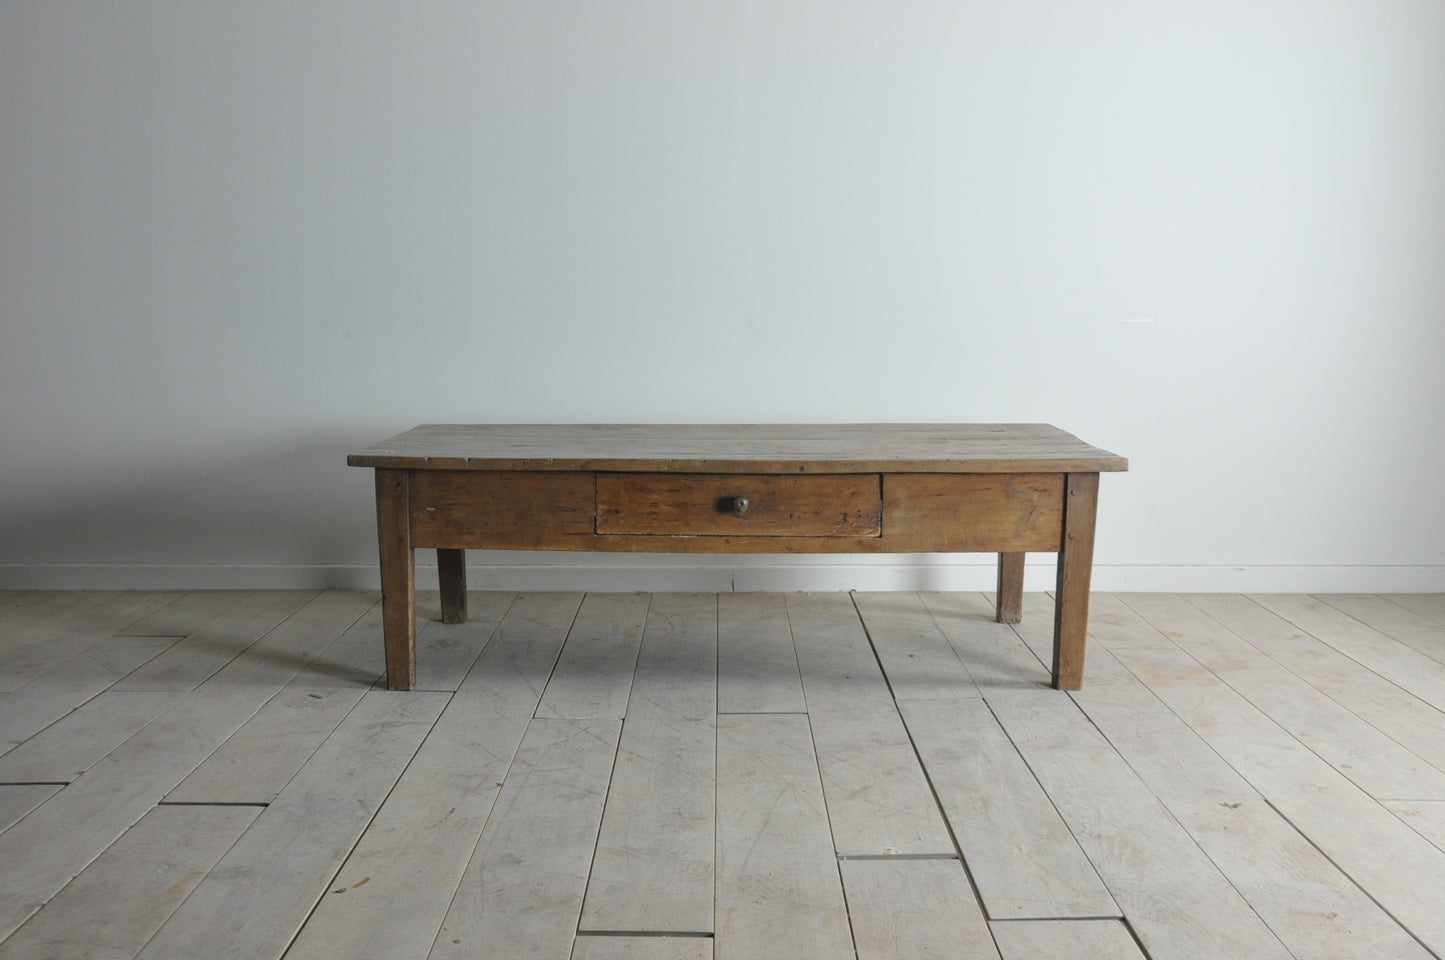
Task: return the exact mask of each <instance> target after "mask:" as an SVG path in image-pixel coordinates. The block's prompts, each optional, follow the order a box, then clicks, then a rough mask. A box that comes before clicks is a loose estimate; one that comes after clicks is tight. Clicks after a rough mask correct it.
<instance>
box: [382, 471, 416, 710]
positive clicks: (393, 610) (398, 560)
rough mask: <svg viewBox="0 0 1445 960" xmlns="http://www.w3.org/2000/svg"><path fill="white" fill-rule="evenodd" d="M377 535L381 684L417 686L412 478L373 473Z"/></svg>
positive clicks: (404, 473) (397, 687)
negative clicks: (382, 650) (383, 643)
mask: <svg viewBox="0 0 1445 960" xmlns="http://www.w3.org/2000/svg"><path fill="white" fill-rule="evenodd" d="M376 534H377V542H378V544H379V545H380V548H381V622H382V632H383V635H384V636H385V638H386V683H387V686H389V687H390V688H391V689H393V690H410V689H411V688H412V687H414V686H416V561H415V553H414V551H413V550H412V546H411V473H410V472H409V471H407V470H389V469H383V468H377V471H376Z"/></svg>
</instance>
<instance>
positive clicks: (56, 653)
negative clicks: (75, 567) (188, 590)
mask: <svg viewBox="0 0 1445 960" xmlns="http://www.w3.org/2000/svg"><path fill="white" fill-rule="evenodd" d="M176 596H178V595H177V594H174V593H153V592H143V591H126V590H112V591H77V592H75V593H70V594H64V593H63V594H61V595H60V605H59V607H58V609H56V610H55V611H54V615H53V616H51V617H46V618H43V619H38V620H33V621H29V622H22V623H20V624H16V625H14V626H12V627H10V628H8V629H7V630H6V631H5V642H6V652H7V654H8V656H7V658H6V659H7V662H6V664H5V672H4V673H3V674H0V693H10V692H13V691H15V690H19V689H20V688H22V687H24V686H25V685H27V684H29V683H31V682H32V681H34V680H35V679H36V678H38V677H41V676H43V675H45V674H47V673H51V672H52V671H54V670H55V669H56V668H57V667H60V666H61V665H62V664H63V663H64V662H65V661H66V660H67V659H69V658H72V657H75V656H77V655H81V656H85V655H95V654H96V653H97V652H100V651H103V650H104V648H105V647H106V646H110V645H118V646H121V647H125V646H128V644H126V643H124V642H121V643H119V644H110V643H108V641H111V640H112V638H113V637H114V636H115V635H116V634H117V632H119V631H121V630H123V629H124V628H125V627H126V626H128V625H129V624H131V623H132V622H134V621H135V620H136V619H137V618H139V617H144V616H147V615H148V614H150V613H151V612H153V611H154V610H156V609H158V608H160V607H162V606H164V605H165V604H167V603H169V602H171V601H172V600H173V599H175V597H176ZM140 646H142V647H144V646H145V644H141V645H140Z"/></svg>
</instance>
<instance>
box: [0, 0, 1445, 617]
mask: <svg viewBox="0 0 1445 960" xmlns="http://www.w3.org/2000/svg"><path fill="white" fill-rule="evenodd" d="M1141 318H1149V319H1152V320H1153V322H1151V323H1135V322H1124V321H1132V320H1137V319H1141ZM0 337H3V340H0V411H3V412H0V586H97V587H102V586H105V587H108V586H117V585H124V586H193V585H203V584H217V585H233V586H251V585H262V586H265V585H310V584H317V583H340V584H355V583H363V582H367V580H368V578H371V579H373V580H374V576H375V574H374V572H373V564H374V554H375V549H374V542H373V533H372V511H371V504H370V477H369V475H368V474H367V473H366V472H364V471H361V470H352V469H348V468H347V467H345V466H344V459H345V455H346V454H347V453H348V452H349V451H350V450H352V449H355V448H358V447H360V446H364V445H365V444H367V443H369V442H371V441H373V440H377V439H380V438H381V437H384V436H387V435H389V434H391V433H394V432H397V431H399V430H402V429H405V428H406V427H409V426H411V425H412V424H414V423H418V422H423V421H534V420H535V421H631V420H639V421H739V420H740V421H808V420H825V421H873V420H985V421H995V420H996V421H1040V420H1041V421H1047V422H1052V423H1056V424H1058V425H1060V426H1062V427H1064V428H1065V429H1068V430H1070V431H1072V432H1074V433H1077V434H1079V435H1080V436H1082V437H1084V438H1085V439H1087V440H1089V441H1091V442H1093V443H1096V444H1098V445H1100V446H1104V447H1107V448H1109V449H1113V450H1115V451H1117V452H1119V453H1122V454H1124V455H1126V456H1128V457H1129V458H1130V459H1131V461H1132V466H1133V469H1132V472H1130V473H1129V474H1127V475H1109V476H1106V477H1105V478H1104V484H1103V501H1102V507H1101V518H1100V522H1101V527H1100V534H1099V543H1098V548H1097V561H1098V564H1099V566H1098V568H1097V569H1096V580H1095V582H1096V585H1098V586H1100V587H1104V588H1109V589H1182V590H1189V589H1231V590H1232V589H1241V590H1272V589H1290V590H1293V589H1318V590H1414V589H1431V590H1442V589H1445V507H1442V500H1441V486H1442V481H1441V478H1442V477H1445V427H1442V425H1441V413H1442V411H1445V387H1442V382H1445V380H1442V377H1441V375H1440V373H1439V368H1440V367H1441V363H1442V360H1445V5H1442V4H1440V3H1438V2H1436V0H1370V2H1368V3H1366V2H1363V0H1358V2H1354V0H1337V2H1336V0H1326V2H1319V0H1308V2H1306V0H1263V2H1260V0H1212V2H1209V3H1203V2H1200V3H1193V2H1190V3H1172V4H1158V3H1146V2H1143V0H1101V2H1098V3H1091V4H1065V3H1059V2H1045V0H1022V2H1011V3H992V2H990V3H983V2H957V0H951V2H921V0H890V2H888V3H856V2H851V3H850V2H840V0H826V2H825V0H766V2H739V0H729V2H712V0H704V2H698V3H676V2H669V0H651V2H644V0H609V2H607V3H581V2H578V3H557V2H528V3H514V2H499V0H490V2H433V3H420V4H418V3H381V2H365V3H351V2H347V3H342V2H339V0H311V2H307V3H302V4H297V3H279V2H247V3H240V2H220V3H211V4H192V3H180V4H177V3H161V2H157V0H132V2H127V3H124V4H115V3H99V2H93V0H92V2H79V0H76V2H66V3H42V2H36V0H17V2H11V3H5V4H0ZM988 563H989V561H988V558H985V557H965V558H958V557H948V558H927V559H921V558H898V563H897V564H896V565H886V566H883V567H878V566H876V565H874V564H873V563H872V561H868V562H860V561H857V560H853V559H836V558H835V559H829V558H811V559H807V560H804V561H801V562H795V563H792V564H781V563H779V562H778V561H775V560H769V559H763V558H752V559H742V560H728V559H712V560H696V559H690V560H687V561H686V562H685V563H684V564H683V565H681V566H679V565H677V564H675V563H674V562H673V561H671V560H668V559H665V558H664V559H657V558H634V557H595V556H587V555H582V556H569V555H550V556H547V555H507V554H492V555H476V556H474V557H473V573H474V581H475V582H476V583H478V584H481V585H501V586H582V587H602V588H606V587H623V588H632V587H649V586H667V587H674V586H675V587H683V588H685V587H699V588H702V589H713V588H726V587H727V586H729V585H733V584H736V585H737V586H739V587H740V588H741V587H757V586H770V585H780V586H800V585H801V586H814V587H826V588H844V587H851V586H863V587H870V586H872V587H876V586H902V587H910V586H940V587H941V586H951V585H959V586H974V585H978V586H982V585H986V584H988V583H990V582H991V572H990V571H991V568H990V567H989V566H988ZM1031 570H1032V572H1031V583H1032V585H1034V586H1043V585H1046V584H1047V583H1048V576H1049V568H1048V566H1047V565H1045V564H1035V565H1034V566H1033V567H1031Z"/></svg>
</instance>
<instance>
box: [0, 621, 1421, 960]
mask: <svg viewBox="0 0 1445 960" xmlns="http://www.w3.org/2000/svg"><path fill="white" fill-rule="evenodd" d="M470 603H471V613H472V619H471V620H470V621H469V622H467V623H465V624H459V625H455V626H444V625H442V624H441V623H438V622H434V621H433V618H434V616H435V612H436V610H435V606H436V598H435V597H427V596H423V597H422V598H421V602H420V605H419V614H420V616H421V618H422V619H423V620H424V621H425V622H424V625H423V629H422V632H421V635H420V640H419V651H418V660H419V669H420V674H419V681H420V683H419V690H418V691H415V692H412V693H392V692H389V691H387V690H385V689H384V684H381V685H379V684H378V679H379V677H380V675H381V672H382V669H383V667H382V663H383V659H382V649H381V641H380V609H379V605H378V603H377V598H376V596H375V595H371V594H363V593H345V592H326V593H319V594H317V593H300V592H261V593H242V592H197V593H186V594H161V593H104V592H66V593H48V592H24V593H15V592H11V593H0V663H3V664H4V666H3V667H0V958H4V960H11V958H21V957H26V958H31V957H34V958H39V957H67V958H90V960H94V958H131V957H137V956H139V957H143V958H177V960H201V958H208V957H216V958H225V960H244V958H279V957H286V958H288V960H302V958H308V960H309V958H328V960H329V958H366V960H383V958H407V960H418V958H424V957H433V958H452V957H502V958H528V960H534V958H535V960H546V958H559V960H561V958H568V957H571V958H579V960H580V958H585V960H619V958H636V960H662V958H694V960H695V958H709V957H710V958H717V960H728V958H741V960H772V958H778V960H787V958H806V960H826V958H833V957H850V958H851V957H857V958H860V960H871V958H882V957H889V958H893V957H897V958H908V960H918V958H929V957H950V958H951V957H994V958H999V957H1001V958H1004V960H1024V958H1110V960H1124V958H1130V960H1138V958H1141V957H1147V958H1152V960H1173V958H1199V960H1223V958H1244V960H1269V958H1295V960H1324V958H1350V960H1364V958H1375V957H1379V958H1386V957H1389V958H1427V957H1432V956H1433V957H1436V958H1442V957H1445V712H1442V711H1445V626H1442V625H1445V596H1442V595H1416V596H1404V595H1402V596H1388V597H1386V596H1326V597H1310V596H1257V597H1245V596H1239V595H1227V596H1214V595H1211V596H1194V595H1191V596H1170V595H1158V594H1142V595H1109V594H1100V595H1096V596H1095V598H1094V601H1093V616H1092V621H1091V638H1090V646H1089V656H1088V665H1087V671H1086V674H1085V686H1084V689H1083V690H1082V691H1081V692H1079V693H1075V694H1067V693H1061V692H1058V691H1054V690H1051V689H1048V688H1047V687H1046V681H1047V671H1046V669H1045V667H1044V665H1043V661H1042V660H1041V659H1040V658H1041V657H1046V656H1047V654H1048V646H1049V635H1050V630H1051V626H1052V604H1051V602H1050V601H1049V599H1048V598H1047V597H1045V596H1042V595H1030V596H1029V597H1028V598H1027V601H1026V605H1025V618H1024V622H1023V623H1022V624H1019V625H1018V626H1016V627H1009V626H1002V625H998V624H995V623H993V622H992V608H991V606H990V603H989V600H988V598H986V597H984V596H982V595H978V594H911V593H878V594H852V595H850V594H844V593H836V594H789V595H782V594H722V595H711V594H709V595H683V594H655V595H651V596H649V595H644V594H588V595H585V596H583V595H579V594H555V593H554V594H521V595H514V594H498V593H484V594H473V595H472V596H471V598H470Z"/></svg>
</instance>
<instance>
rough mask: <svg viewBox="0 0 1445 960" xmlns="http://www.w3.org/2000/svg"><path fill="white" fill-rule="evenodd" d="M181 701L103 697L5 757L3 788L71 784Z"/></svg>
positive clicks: (1, 758)
mask: <svg viewBox="0 0 1445 960" xmlns="http://www.w3.org/2000/svg"><path fill="white" fill-rule="evenodd" d="M179 698H180V694H176V693H124V692H119V693H113V692H107V693H102V694H101V695H100V696H98V697H96V698H95V699H93V700H91V701H89V702H88V703H85V704H82V705H81V706H80V707H79V708H77V709H76V710H75V711H73V712H71V713H70V714H67V715H66V716H65V717H63V718H62V719H60V720H57V721H56V722H55V723H53V724H51V725H50V726H49V727H46V728H45V729H44V730H42V731H41V732H39V733H37V734H35V736H33V737H30V738H29V739H28V740H26V741H25V742H24V743H21V744H20V745H19V746H17V747H16V748H15V749H13V750H11V751H9V752H8V753H5V754H3V755H0V783H31V782H42V781H43V782H48V783H69V782H70V781H71V780H74V779H75V778H76V777H78V776H80V775H81V774H82V773H84V772H85V771H87V770H89V769H90V768H91V767H93V766H95V765H96V764H97V763H99V762H100V761H101V760H102V759H104V757H105V756H106V754H108V753H110V752H111V751H112V750H114V749H115V748H116V747H118V746H120V745H121V744H122V743H124V742H125V741H127V740H129V739H130V738H131V737H132V736H134V735H135V733H136V732H137V731H139V730H140V729H141V728H142V727H144V726H145V725H146V724H148V723H150V722H151V721H152V720H154V719H155V718H156V717H158V716H159V715H160V714H161V712H162V711H163V710H165V709H166V708H167V707H169V706H170V705H171V704H172V703H174V702H175V701H176V700H178V699H179Z"/></svg>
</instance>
